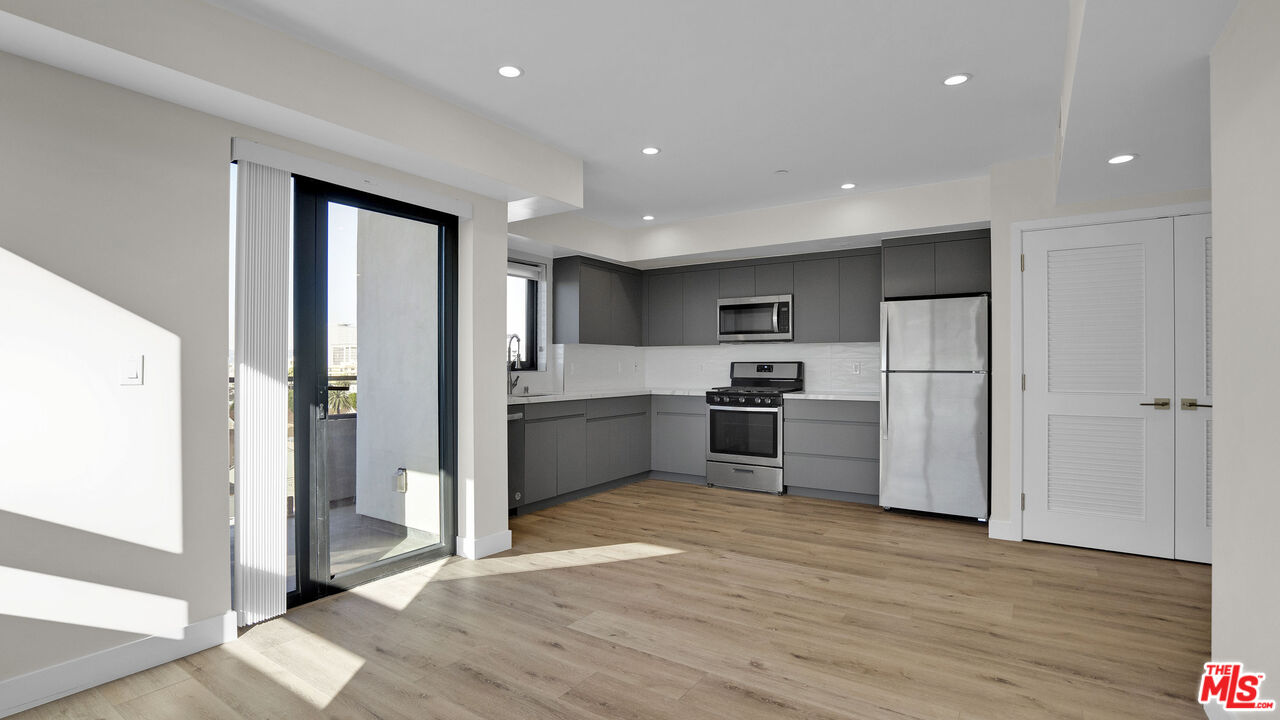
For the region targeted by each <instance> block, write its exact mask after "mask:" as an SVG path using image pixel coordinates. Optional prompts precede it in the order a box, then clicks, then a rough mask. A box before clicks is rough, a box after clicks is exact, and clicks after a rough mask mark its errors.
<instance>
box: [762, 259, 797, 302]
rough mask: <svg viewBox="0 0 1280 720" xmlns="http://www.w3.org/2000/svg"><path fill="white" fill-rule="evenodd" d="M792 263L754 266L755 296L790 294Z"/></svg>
mask: <svg viewBox="0 0 1280 720" xmlns="http://www.w3.org/2000/svg"><path fill="white" fill-rule="evenodd" d="M792 265H793V263H789V262H788V263H771V264H769V265H757V266H756V294H757V295H787V294H789V293H790V292H791V288H792V287H793V285H792V281H791V280H792V274H791V269H792Z"/></svg>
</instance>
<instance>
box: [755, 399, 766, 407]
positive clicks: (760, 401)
mask: <svg viewBox="0 0 1280 720" xmlns="http://www.w3.org/2000/svg"><path fill="white" fill-rule="evenodd" d="M762 402H764V400H763V399H762V398H756V404H757V405H759V404H760V403H762Z"/></svg>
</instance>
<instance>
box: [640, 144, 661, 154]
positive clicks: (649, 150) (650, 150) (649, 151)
mask: <svg viewBox="0 0 1280 720" xmlns="http://www.w3.org/2000/svg"><path fill="white" fill-rule="evenodd" d="M640 152H642V153H644V154H645V155H657V154H658V153H660V152H662V148H659V147H654V146H652V145H650V146H649V147H647V148H640Z"/></svg>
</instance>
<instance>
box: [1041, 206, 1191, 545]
mask: <svg viewBox="0 0 1280 720" xmlns="http://www.w3.org/2000/svg"><path fill="white" fill-rule="evenodd" d="M1023 243H1024V252H1025V254H1026V273H1025V275H1024V279H1023V303H1024V313H1025V316H1024V317H1025V327H1024V369H1025V371H1026V375H1027V389H1026V392H1025V397H1024V418H1023V443H1024V478H1023V490H1024V492H1025V493H1026V510H1025V513H1024V516H1023V523H1024V536H1025V537H1026V538H1027V539H1030V540H1043V541H1048V542H1056V543H1063V544H1068V545H1078V546H1083V547H1094V548H1100V549H1107V550H1117V551H1121V552H1130V553H1137V554H1143V555H1154V556H1159V557H1172V556H1173V554H1174V500H1175V497H1174V452H1173V450H1174V419H1175V413H1176V412H1177V410H1175V409H1174V408H1176V407H1177V402H1178V401H1177V399H1176V398H1175V395H1174V381H1175V377H1174V358H1173V347H1174V310H1173V308H1174V302H1173V300H1174V272H1173V270H1174V246H1173V221H1172V219H1171V218H1159V219H1153V220H1139V221H1131V222H1120V223H1111V224H1105V225H1088V226H1082V227H1070V228H1060V229H1052V230H1039V231H1030V232H1025V233H1023ZM1155 398H1169V399H1170V400H1171V407H1168V408H1157V407H1154V406H1152V405H1143V404H1142V403H1152V402H1153V401H1154V399H1155Z"/></svg>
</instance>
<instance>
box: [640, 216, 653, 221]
mask: <svg viewBox="0 0 1280 720" xmlns="http://www.w3.org/2000/svg"><path fill="white" fill-rule="evenodd" d="M640 219H641V220H652V219H653V216H652V215H645V216H644V217H642V218H640Z"/></svg>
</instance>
